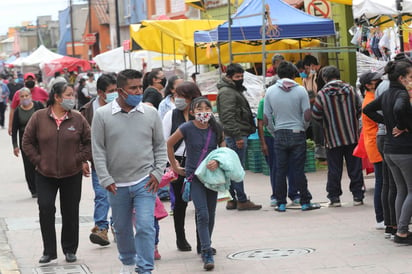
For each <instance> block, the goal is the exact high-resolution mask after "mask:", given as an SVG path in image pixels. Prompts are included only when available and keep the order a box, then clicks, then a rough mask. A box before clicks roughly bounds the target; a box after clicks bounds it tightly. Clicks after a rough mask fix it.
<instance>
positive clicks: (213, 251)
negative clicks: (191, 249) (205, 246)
mask: <svg viewBox="0 0 412 274" xmlns="http://www.w3.org/2000/svg"><path fill="white" fill-rule="evenodd" d="M210 249H211V250H212V254H213V256H214V255H216V248H214V247H211V248H210ZM201 253H202V251H201V250H200V246H198V247H197V254H201Z"/></svg>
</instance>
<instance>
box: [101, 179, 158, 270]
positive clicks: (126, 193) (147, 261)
mask: <svg viewBox="0 0 412 274" xmlns="http://www.w3.org/2000/svg"><path fill="white" fill-rule="evenodd" d="M149 179H150V178H146V179H145V180H143V181H142V182H140V183H138V184H135V185H132V186H129V187H118V188H117V191H116V195H114V194H113V193H111V192H109V202H110V205H111V207H112V215H113V216H112V218H113V226H114V228H115V233H116V240H117V250H118V251H119V259H120V261H121V262H122V263H123V265H136V266H137V269H138V272H139V273H146V272H147V273H150V272H151V271H152V270H153V268H154V246H155V235H156V231H155V227H154V225H153V218H154V208H155V200H156V194H155V193H153V192H148V191H147V189H146V188H145V185H146V183H147V182H148V181H149ZM133 212H135V216H136V217H135V218H133ZM132 218H133V219H132ZM133 222H134V223H133ZM133 227H134V228H135V229H136V233H135V234H133V233H134V232H133Z"/></svg>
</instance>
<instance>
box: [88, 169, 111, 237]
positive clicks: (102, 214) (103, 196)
mask: <svg viewBox="0 0 412 274" xmlns="http://www.w3.org/2000/svg"><path fill="white" fill-rule="evenodd" d="M92 183H93V190H94V214H93V219H94V224H95V225H96V226H97V227H99V228H100V229H108V228H109V222H108V221H107V214H108V212H109V208H110V204H109V199H108V198H107V193H108V191H107V190H106V189H104V188H103V187H102V186H101V185H100V184H99V178H98V177H97V173H96V170H95V169H94V168H92Z"/></svg>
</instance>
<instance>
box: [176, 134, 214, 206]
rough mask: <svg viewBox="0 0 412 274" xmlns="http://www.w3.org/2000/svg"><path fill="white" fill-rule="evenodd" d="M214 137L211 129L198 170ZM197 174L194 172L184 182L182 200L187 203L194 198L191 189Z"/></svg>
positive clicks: (198, 163)
mask: <svg viewBox="0 0 412 274" xmlns="http://www.w3.org/2000/svg"><path fill="white" fill-rule="evenodd" d="M211 136H212V130H211V129H210V127H209V130H208V132H207V139H206V143H205V146H204V147H203V149H202V154H201V155H200V158H199V161H198V162H197V165H196V168H197V167H198V166H199V165H200V163H201V162H202V161H203V158H205V156H206V153H207V148H208V147H209V143H210V137H211ZM194 175H195V173H194V172H193V173H192V174H190V176H189V177H186V178H185V180H184V181H183V187H182V200H183V201H185V202H186V203H187V202H190V201H191V200H192V198H191V197H190V188H191V186H192V179H193V176H194Z"/></svg>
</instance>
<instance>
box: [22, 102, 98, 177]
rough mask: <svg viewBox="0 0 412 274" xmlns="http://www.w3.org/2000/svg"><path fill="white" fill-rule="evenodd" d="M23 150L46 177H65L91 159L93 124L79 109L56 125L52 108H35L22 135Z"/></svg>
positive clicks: (78, 169) (76, 171)
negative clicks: (90, 124)
mask: <svg viewBox="0 0 412 274" xmlns="http://www.w3.org/2000/svg"><path fill="white" fill-rule="evenodd" d="M22 145H23V151H24V152H25V153H26V155H27V157H28V158H29V159H30V161H31V162H32V163H33V164H34V165H35V166H36V170H37V171H38V172H39V173H40V174H42V175H43V176H46V177H52V178H65V177H70V176H73V175H75V174H77V173H79V172H80V171H81V170H82V162H84V161H87V160H90V159H91V137H90V126H89V124H88V123H87V121H86V119H85V118H84V117H83V116H82V115H81V114H80V113H79V112H77V111H69V113H68V117H67V118H66V119H65V120H64V121H63V122H62V123H61V125H60V127H57V124H56V121H55V120H54V118H53V116H52V114H51V109H50V107H49V108H46V109H42V110H39V111H36V112H35V113H34V114H33V116H32V117H31V119H30V121H29V123H28V124H27V126H26V130H25V131H24V135H23V144H22Z"/></svg>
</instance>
